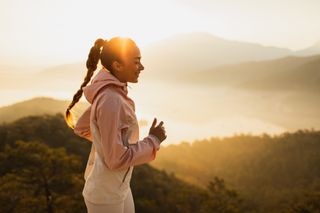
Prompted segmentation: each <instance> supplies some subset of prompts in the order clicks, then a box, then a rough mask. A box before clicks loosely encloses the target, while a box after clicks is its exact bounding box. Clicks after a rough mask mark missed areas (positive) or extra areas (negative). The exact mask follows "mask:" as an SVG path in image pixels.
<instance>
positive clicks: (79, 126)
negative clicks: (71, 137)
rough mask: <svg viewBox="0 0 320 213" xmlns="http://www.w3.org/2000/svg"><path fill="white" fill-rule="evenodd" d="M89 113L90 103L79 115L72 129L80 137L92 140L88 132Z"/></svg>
mask: <svg viewBox="0 0 320 213" xmlns="http://www.w3.org/2000/svg"><path fill="white" fill-rule="evenodd" d="M90 113H91V105H90V106H89V107H88V108H87V109H86V111H85V112H84V113H83V114H82V115H81V117H80V118H79V120H78V121H77V123H76V125H75V127H74V129H73V131H74V133H75V134H76V135H79V136H80V137H83V138H85V139H87V140H89V141H91V142H92V137H91V132H90Z"/></svg>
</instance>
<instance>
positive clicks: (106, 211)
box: [84, 189, 135, 213]
mask: <svg viewBox="0 0 320 213" xmlns="http://www.w3.org/2000/svg"><path fill="white" fill-rule="evenodd" d="M84 202H85V203H86V206H87V210H88V213H134V212H135V210H134V202H133V197H132V192H131V189H130V190H129V193H128V196H127V197H126V199H125V200H124V202H122V203H120V204H95V203H91V202H90V201H88V200H86V199H84Z"/></svg>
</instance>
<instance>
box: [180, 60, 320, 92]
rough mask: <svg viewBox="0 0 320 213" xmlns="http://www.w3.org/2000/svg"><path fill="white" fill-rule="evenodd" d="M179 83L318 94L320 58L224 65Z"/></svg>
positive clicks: (196, 73) (184, 78)
mask: <svg viewBox="0 0 320 213" xmlns="http://www.w3.org/2000/svg"><path fill="white" fill-rule="evenodd" d="M180 80H181V81H183V82H190V83H194V84H197V85H199V84H206V85H210V86H213V87H215V86H230V87H236V88H242V89H252V90H269V91H280V90H290V91H300V92H301V91H306V92H315V93H319V92H320V55H315V56H309V57H297V56H289V57H284V58H281V59H276V60H267V61H252V62H246V63H240V64H234V65H225V66H220V67H216V68H212V69H208V70H205V71H200V72H199V71H197V72H193V73H191V74H186V75H184V76H182V77H181V78H180Z"/></svg>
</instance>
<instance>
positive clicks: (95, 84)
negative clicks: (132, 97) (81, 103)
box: [83, 68, 128, 104]
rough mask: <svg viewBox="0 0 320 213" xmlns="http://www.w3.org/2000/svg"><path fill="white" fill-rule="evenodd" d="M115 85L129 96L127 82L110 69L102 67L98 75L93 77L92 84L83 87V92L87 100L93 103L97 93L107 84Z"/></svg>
mask: <svg viewBox="0 0 320 213" xmlns="http://www.w3.org/2000/svg"><path fill="white" fill-rule="evenodd" d="M111 85H114V86H116V87H118V88H119V91H120V92H121V93H122V94H123V95H125V96H127V94H128V89H127V85H128V84H127V83H123V82H121V81H119V79H117V78H116V77H115V76H114V75H112V74H111V73H110V71H109V70H107V69H106V68H102V69H101V70H99V72H98V73H97V75H96V76H95V77H94V78H93V80H92V81H91V84H90V85H87V86H85V87H84V88H83V94H84V96H85V97H86V99H87V101H88V102H89V103H90V104H92V103H93V100H94V98H95V97H96V95H97V94H98V93H99V91H101V90H102V89H103V88H105V87H107V86H111Z"/></svg>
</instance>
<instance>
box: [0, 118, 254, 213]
mask: <svg viewBox="0 0 320 213" xmlns="http://www.w3.org/2000/svg"><path fill="white" fill-rule="evenodd" d="M90 144H91V143H90V142H88V141H86V140H85V139H83V138H80V137H78V136H76V135H75V134H74V133H73V131H72V130H71V129H70V128H68V127H67V126H66V124H65V121H64V119H63V116H62V115H61V114H57V115H54V116H49V115H45V116H30V117H24V118H21V119H19V120H17V121H15V122H13V123H8V124H2V125H0V203H1V205H0V212H25V213H29V212H30V213H31V212H36V211H40V212H86V209H85V205H84V202H83V197H82V194H81V193H82V189H83V184H84V179H83V173H84V169H85V166H86V162H87V158H88V153H89V151H90ZM131 188H132V192H133V196H134V202H135V209H136V212H141V213H149V212H154V213H158V212H159V213H160V212H168V213H170V212H172V213H173V212H186V213H191V212H195V211H196V212H200V213H206V212H217V211H220V210H219V209H224V210H223V211H222V212H226V213H227V212H229V213H237V212H243V211H246V212H248V210H249V209H251V207H249V204H246V205H245V204H244V202H243V201H242V200H241V199H240V196H239V195H238V194H237V193H236V192H235V191H234V190H231V189H229V188H228V187H227V186H226V183H225V182H224V181H223V180H222V179H220V178H217V177H215V178H213V179H212V181H211V182H210V184H209V185H208V188H207V189H202V188H199V187H196V186H194V185H191V184H188V183H186V182H184V181H181V180H179V179H177V178H176V177H175V176H174V174H172V173H171V174H168V173H166V172H165V171H163V170H162V171H160V170H157V169H155V168H152V167H150V165H147V164H145V165H139V166H136V167H135V169H134V171H133V176H132V182H131ZM69 210H70V211H69Z"/></svg>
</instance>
